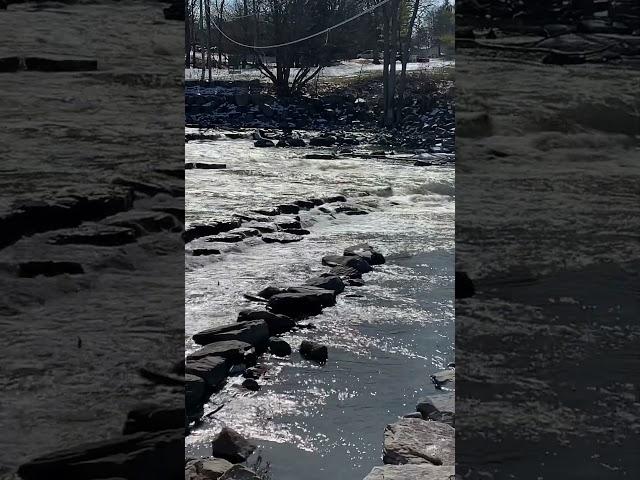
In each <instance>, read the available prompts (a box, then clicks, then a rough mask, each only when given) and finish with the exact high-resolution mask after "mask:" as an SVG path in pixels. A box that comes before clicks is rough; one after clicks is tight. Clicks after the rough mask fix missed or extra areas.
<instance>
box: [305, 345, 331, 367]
mask: <svg viewBox="0 0 640 480" xmlns="http://www.w3.org/2000/svg"><path fill="white" fill-rule="evenodd" d="M299 351H300V355H302V357H303V358H306V359H307V360H313V361H314V362H319V363H325V362H326V361H327V358H328V357H329V353H328V351H327V347H326V346H325V345H321V344H319V343H316V342H312V341H310V340H303V341H302V343H301V344H300V350H299Z"/></svg>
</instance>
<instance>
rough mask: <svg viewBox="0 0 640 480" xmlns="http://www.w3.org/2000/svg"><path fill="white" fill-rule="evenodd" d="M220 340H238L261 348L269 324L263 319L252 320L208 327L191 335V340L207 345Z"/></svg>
mask: <svg viewBox="0 0 640 480" xmlns="http://www.w3.org/2000/svg"><path fill="white" fill-rule="evenodd" d="M222 340H239V341H241V342H247V343H249V344H251V345H253V346H254V347H256V348H257V349H261V348H262V347H264V346H266V343H267V341H268V340H269V326H268V325H267V323H266V322H265V321H264V320H254V321H250V322H242V323H235V324H231V325H224V326H221V327H213V328H208V329H207V330H203V331H201V332H198V333H196V334H195V335H194V336H193V341H194V342H196V343H197V344H198V345H208V344H210V343H214V342H220V341H222Z"/></svg>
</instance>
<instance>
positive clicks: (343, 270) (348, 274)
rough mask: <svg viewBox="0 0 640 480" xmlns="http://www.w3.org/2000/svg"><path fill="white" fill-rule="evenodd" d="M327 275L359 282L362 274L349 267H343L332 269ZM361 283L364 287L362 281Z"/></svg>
mask: <svg viewBox="0 0 640 480" xmlns="http://www.w3.org/2000/svg"><path fill="white" fill-rule="evenodd" d="M329 273H330V274H331V275H336V276H338V277H340V278H346V279H349V280H360V279H361V278H362V273H360V272H359V271H358V270H356V269H355V268H351V267H345V266H343V265H338V266H336V267H332V268H331V270H329ZM362 283H363V285H364V281H363V282H362ZM350 285H351V283H350Z"/></svg>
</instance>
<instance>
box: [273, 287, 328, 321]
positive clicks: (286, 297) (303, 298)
mask: <svg viewBox="0 0 640 480" xmlns="http://www.w3.org/2000/svg"><path fill="white" fill-rule="evenodd" d="M323 304H324V302H323V299H322V298H321V297H320V296H319V295H317V294H315V293H310V292H307V293H293V292H291V293H290V292H287V293H279V294H277V295H273V296H272V297H271V298H270V299H269V302H268V303H267V306H268V308H269V309H270V310H271V311H272V312H274V313H283V314H285V315H289V316H291V317H293V318H301V317H305V316H308V315H317V314H318V313H320V312H321V311H322V308H323Z"/></svg>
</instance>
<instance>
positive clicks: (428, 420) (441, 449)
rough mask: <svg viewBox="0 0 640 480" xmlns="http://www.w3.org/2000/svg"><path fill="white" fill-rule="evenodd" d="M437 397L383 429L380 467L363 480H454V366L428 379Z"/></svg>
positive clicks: (420, 403)
mask: <svg viewBox="0 0 640 480" xmlns="http://www.w3.org/2000/svg"><path fill="white" fill-rule="evenodd" d="M431 381H432V383H433V385H434V387H435V388H436V389H437V390H445V392H444V393H440V394H438V395H430V396H428V397H426V398H425V399H424V400H421V401H420V402H419V403H418V404H417V405H416V412H415V413H409V414H407V415H404V417H403V418H401V419H399V420H398V421H396V422H394V423H391V424H389V425H387V426H386V428H385V429H384V443H383V457H382V461H383V463H384V466H380V467H374V468H373V469H372V470H371V472H370V473H369V474H368V475H367V476H366V477H365V478H364V480H395V479H397V480H412V479H416V480H417V479H421V480H449V479H451V478H454V477H455V364H449V366H448V368H447V369H446V370H442V371H440V372H437V373H434V374H432V375H431Z"/></svg>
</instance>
